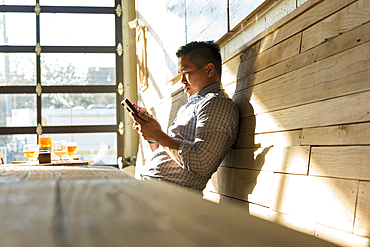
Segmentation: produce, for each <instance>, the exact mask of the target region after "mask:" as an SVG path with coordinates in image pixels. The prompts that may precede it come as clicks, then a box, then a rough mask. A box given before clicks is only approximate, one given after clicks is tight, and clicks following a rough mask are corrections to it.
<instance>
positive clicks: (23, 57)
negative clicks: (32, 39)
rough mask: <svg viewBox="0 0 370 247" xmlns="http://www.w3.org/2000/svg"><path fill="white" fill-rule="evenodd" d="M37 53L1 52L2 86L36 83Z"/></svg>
mask: <svg viewBox="0 0 370 247" xmlns="http://www.w3.org/2000/svg"><path fill="white" fill-rule="evenodd" d="M35 61H36V55H35V54H28V53H0V86H6V85H8V86H9V85H10V86H18V85H36V63H35Z"/></svg>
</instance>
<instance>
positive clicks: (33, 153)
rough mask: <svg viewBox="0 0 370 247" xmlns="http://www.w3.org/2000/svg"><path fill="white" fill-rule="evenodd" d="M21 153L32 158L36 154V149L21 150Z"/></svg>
mask: <svg viewBox="0 0 370 247" xmlns="http://www.w3.org/2000/svg"><path fill="white" fill-rule="evenodd" d="M23 154H24V156H26V157H27V158H33V157H35V155H36V154H37V151H36V150H34V151H23Z"/></svg>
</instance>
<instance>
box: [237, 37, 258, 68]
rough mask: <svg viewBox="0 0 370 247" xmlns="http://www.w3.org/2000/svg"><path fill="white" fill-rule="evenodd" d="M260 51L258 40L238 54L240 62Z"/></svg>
mask: <svg viewBox="0 0 370 247" xmlns="http://www.w3.org/2000/svg"><path fill="white" fill-rule="evenodd" d="M260 53H261V42H260V41H259V42H257V43H256V44H254V45H252V46H251V47H249V48H248V49H247V50H246V51H244V52H243V53H242V54H241V55H240V63H243V62H245V61H247V60H248V59H251V58H253V57H255V56H257V55H258V54H260Z"/></svg>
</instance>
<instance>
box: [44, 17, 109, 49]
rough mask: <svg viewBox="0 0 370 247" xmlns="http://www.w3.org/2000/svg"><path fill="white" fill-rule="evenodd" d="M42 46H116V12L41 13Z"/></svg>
mask: <svg viewBox="0 0 370 247" xmlns="http://www.w3.org/2000/svg"><path fill="white" fill-rule="evenodd" d="M40 30H41V40H40V43H41V46H43V45H44V46H45V45H56V46H58V45H59V46H114V45H115V23H114V14H51V13H41V14H40Z"/></svg>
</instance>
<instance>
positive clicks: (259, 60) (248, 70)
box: [238, 33, 301, 79]
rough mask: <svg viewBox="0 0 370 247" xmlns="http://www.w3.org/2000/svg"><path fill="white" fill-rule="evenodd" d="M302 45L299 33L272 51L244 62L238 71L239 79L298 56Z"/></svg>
mask: <svg viewBox="0 0 370 247" xmlns="http://www.w3.org/2000/svg"><path fill="white" fill-rule="evenodd" d="M300 45H301V34H300V33H299V34H296V35H295V36H293V37H291V38H289V39H287V40H285V41H284V42H281V43H280V44H278V45H276V46H274V47H272V48H271V49H269V50H266V51H265V52H262V53H260V54H258V55H257V56H255V57H252V58H250V59H248V60H246V61H245V62H242V63H241V64H240V65H239V69H238V79H240V78H243V77H246V76H248V75H250V74H252V73H254V72H256V71H259V70H262V69H264V68H267V67H269V66H271V65H274V64H276V63H278V62H281V61H283V60H285V59H288V58H290V57H293V56H295V55H297V54H298V53H299V50H300Z"/></svg>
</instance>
